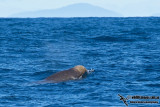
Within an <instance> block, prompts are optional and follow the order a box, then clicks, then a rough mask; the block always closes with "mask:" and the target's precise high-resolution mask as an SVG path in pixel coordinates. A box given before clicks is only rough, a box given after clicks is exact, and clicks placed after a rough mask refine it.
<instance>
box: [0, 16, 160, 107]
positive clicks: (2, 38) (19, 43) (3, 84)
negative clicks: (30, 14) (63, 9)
mask: <svg viewBox="0 0 160 107" xmlns="http://www.w3.org/2000/svg"><path fill="white" fill-rule="evenodd" d="M75 65H84V66H85V67H86V68H87V69H91V68H93V69H95V72H93V73H92V74H90V75H89V76H88V77H87V78H85V79H82V80H79V81H68V82H62V83H53V84H36V82H37V81H40V80H43V79H44V78H46V77H47V76H49V75H51V74H53V73H56V72H58V71H61V70H65V69H69V68H72V67H74V66H75ZM118 94H120V95H122V96H123V97H125V98H126V97H127V96H128V95H130V96H135V95H139V96H160V18H158V17H157V18H156V17H145V18H143V17H134V18H22V19H18V18H17V19H16V18H0V107H19V106H21V107H59V106H60V107H124V106H125V104H124V103H123V101H122V100H120V97H119V96H118ZM129 101H133V100H132V99H129V100H127V103H128V105H129V106H131V107H135V106H139V107H146V106H147V107H150V106H153V107H156V106H157V107H158V106H160V103H158V104H131V103H130V102H129ZM140 101H141V99H140ZM147 101H148V100H147ZM156 101H160V99H159V100H156Z"/></svg>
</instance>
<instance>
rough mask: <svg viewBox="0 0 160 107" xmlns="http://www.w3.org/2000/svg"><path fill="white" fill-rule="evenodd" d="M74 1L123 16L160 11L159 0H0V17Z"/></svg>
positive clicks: (142, 14) (64, 4) (63, 4)
mask: <svg viewBox="0 0 160 107" xmlns="http://www.w3.org/2000/svg"><path fill="white" fill-rule="evenodd" d="M74 3H89V4H92V5H96V6H99V7H102V8H105V9H108V10H112V11H115V12H118V13H120V14H122V15H124V16H150V15H152V14H156V13H160V0H0V17H7V16H9V15H11V14H14V13H19V12H23V11H36V10H43V9H56V8H60V7H64V6H66V5H69V4H74Z"/></svg>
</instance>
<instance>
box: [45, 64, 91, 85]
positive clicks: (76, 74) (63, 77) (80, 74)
mask: <svg viewBox="0 0 160 107" xmlns="http://www.w3.org/2000/svg"><path fill="white" fill-rule="evenodd" d="M93 71H94V70H93V69H91V70H87V69H86V68H85V67H84V66H82V65H77V66H75V67H73V68H70V69H68V70H63V71H60V72H57V73H54V74H52V75H50V76H48V77H47V78H45V79H44V80H43V83H60V82H65V81H69V80H79V79H82V78H85V77H87V75H89V74H90V73H92V72H93Z"/></svg>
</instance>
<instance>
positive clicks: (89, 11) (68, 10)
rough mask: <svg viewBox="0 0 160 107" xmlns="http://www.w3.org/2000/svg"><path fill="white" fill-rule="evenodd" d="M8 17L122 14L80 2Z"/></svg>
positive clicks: (109, 15)
mask: <svg viewBox="0 0 160 107" xmlns="http://www.w3.org/2000/svg"><path fill="white" fill-rule="evenodd" d="M9 17H22V18H23V17H31V18H32V17H33V18H35V17H122V15H121V14H119V13H116V12H114V11H110V10H106V9H104V8H101V7H98V6H93V5H90V4H86V3H80V4H73V5H69V6H66V7H62V8H59V9H51V10H40V11H34V12H23V13H17V14H13V15H11V16H9Z"/></svg>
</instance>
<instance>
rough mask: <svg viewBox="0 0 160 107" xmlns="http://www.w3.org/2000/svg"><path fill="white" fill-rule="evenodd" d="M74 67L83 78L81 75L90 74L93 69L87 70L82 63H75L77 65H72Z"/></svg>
mask: <svg viewBox="0 0 160 107" xmlns="http://www.w3.org/2000/svg"><path fill="white" fill-rule="evenodd" d="M74 69H76V70H77V72H79V73H80V74H81V76H82V78H83V77H84V78H85V77H86V76H87V75H88V74H90V73H92V72H93V71H94V70H93V69H91V70H87V69H86V68H85V67H84V66H82V65H77V66H75V67H74Z"/></svg>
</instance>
